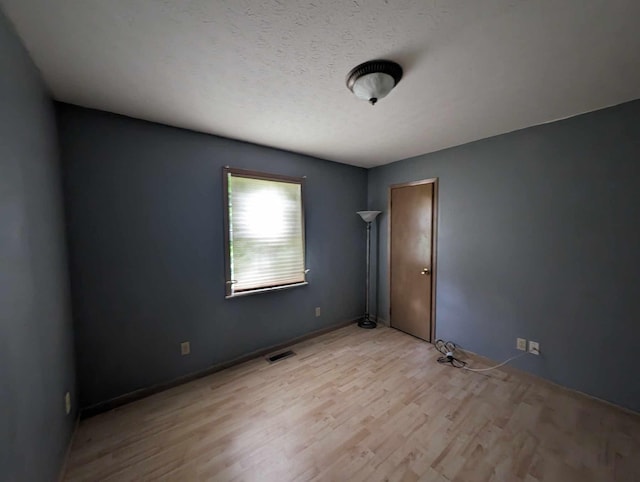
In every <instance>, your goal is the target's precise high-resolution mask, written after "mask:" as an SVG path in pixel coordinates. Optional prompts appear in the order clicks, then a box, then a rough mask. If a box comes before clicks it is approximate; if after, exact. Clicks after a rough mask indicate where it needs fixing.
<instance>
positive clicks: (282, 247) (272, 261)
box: [226, 171, 305, 295]
mask: <svg viewBox="0 0 640 482" xmlns="http://www.w3.org/2000/svg"><path fill="white" fill-rule="evenodd" d="M226 175H227V176H228V177H227V189H228V190H227V201H228V210H229V212H228V247H227V249H228V264H229V274H230V276H231V279H230V280H227V286H228V289H227V295H233V294H234V293H239V292H247V291H251V290H260V289H265V288H272V287H273V288H275V287H282V286H285V285H291V284H296V283H303V282H304V281H305V263H304V225H303V212H302V180H297V181H292V180H283V179H280V178H277V177H276V176H274V177H273V178H269V177H268V175H262V174H260V175H259V176H258V175H257V174H254V175H251V174H244V175H243V174H240V173H238V172H237V171H236V172H230V171H227V172H226Z"/></svg>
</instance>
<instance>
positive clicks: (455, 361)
mask: <svg viewBox="0 0 640 482" xmlns="http://www.w3.org/2000/svg"><path fill="white" fill-rule="evenodd" d="M434 346H435V347H436V350H438V351H439V352H440V353H442V354H443V355H444V356H441V357H440V358H438V363H442V364H449V365H451V366H452V367H455V368H464V369H465V370H469V371H472V372H486V371H489V370H495V369H496V368H500V367H501V366H503V365H506V364H507V363H509V362H510V361H513V360H515V359H516V358H520V357H521V356H525V355H526V354H527V352H523V353H520V354H519V355H515V356H512V357H511V358H508V359H507V360H505V361H503V362H502V363H499V364H498V365H495V366H492V367H487V368H469V367H468V366H467V362H465V361H462V360H460V359H459V358H456V357H455V356H454V353H455V351H456V348H457V347H456V344H455V343H453V342H451V341H444V340H436V342H435V343H434ZM536 354H537V355H539V354H540V352H539V351H538V352H537V353H536Z"/></svg>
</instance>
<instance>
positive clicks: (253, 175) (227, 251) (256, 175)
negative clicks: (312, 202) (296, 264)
mask: <svg viewBox="0 0 640 482" xmlns="http://www.w3.org/2000/svg"><path fill="white" fill-rule="evenodd" d="M229 175H232V176H238V177H245V178H249V179H260V180H263V181H274V182H287V183H291V184H299V185H300V219H301V226H300V228H301V232H302V262H303V265H304V266H305V269H304V272H303V281H302V282H299V283H289V284H284V285H274V286H268V287H263V288H254V289H247V290H243V291H238V292H234V291H233V280H232V278H231V246H230V241H231V239H230V236H229V230H230V224H229V221H230V220H229ZM305 181H306V176H303V177H294V176H285V175H282V174H270V173H266V172H259V171H253V170H250V169H237V168H233V167H229V166H225V167H223V168H222V199H223V209H224V216H223V218H224V264H225V278H224V280H225V298H226V299H231V298H238V297H241V296H249V295H255V294H259V293H268V292H271V291H280V290H285V289H290V288H297V287H298V286H306V285H308V284H309V282H308V281H307V273H308V272H309V270H308V269H307V268H306V263H307V241H306V228H305V215H304V214H305V209H304V192H305Z"/></svg>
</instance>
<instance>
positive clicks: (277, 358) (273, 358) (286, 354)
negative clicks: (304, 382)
mask: <svg viewBox="0 0 640 482" xmlns="http://www.w3.org/2000/svg"><path fill="white" fill-rule="evenodd" d="M294 355H295V352H294V351H291V350H287V351H283V352H280V353H276V354H275V355H271V356H268V357H267V361H268V362H269V363H275V362H277V361H280V360H284V359H285V358H289V357H291V356H294Z"/></svg>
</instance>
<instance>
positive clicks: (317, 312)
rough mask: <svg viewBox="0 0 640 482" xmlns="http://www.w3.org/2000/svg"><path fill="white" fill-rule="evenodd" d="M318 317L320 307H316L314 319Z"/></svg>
mask: <svg viewBox="0 0 640 482" xmlns="http://www.w3.org/2000/svg"><path fill="white" fill-rule="evenodd" d="M318 316H320V307H319V306H316V317H318Z"/></svg>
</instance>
